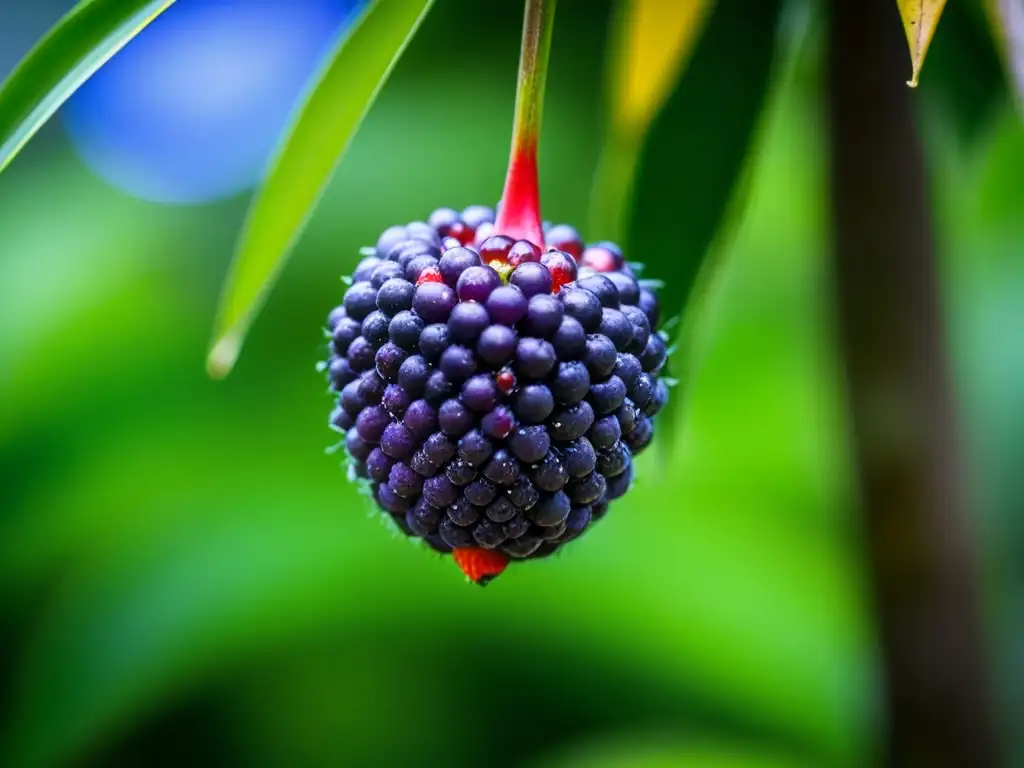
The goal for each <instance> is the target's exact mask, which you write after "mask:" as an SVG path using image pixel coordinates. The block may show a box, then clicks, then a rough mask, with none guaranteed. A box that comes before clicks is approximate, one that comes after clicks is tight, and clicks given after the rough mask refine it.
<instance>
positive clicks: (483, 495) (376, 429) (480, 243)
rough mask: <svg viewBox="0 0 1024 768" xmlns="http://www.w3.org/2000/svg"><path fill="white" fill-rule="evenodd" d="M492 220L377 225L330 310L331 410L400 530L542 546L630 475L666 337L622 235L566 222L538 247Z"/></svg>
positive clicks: (453, 218)
mask: <svg viewBox="0 0 1024 768" xmlns="http://www.w3.org/2000/svg"><path fill="white" fill-rule="evenodd" d="M493 222H494V213H493V211H492V210H491V209H489V208H486V207H484V206H472V207H470V208H468V209H466V210H465V211H463V212H462V213H461V214H460V213H457V212H456V211H454V210H451V209H440V210H438V211H435V212H434V213H433V214H432V215H431V216H430V218H429V221H428V222H414V223H412V224H408V225H406V226H396V227H391V228H389V229H387V230H386V231H385V232H384V233H383V234H382V235H381V236H380V239H379V240H378V241H377V245H376V248H375V249H373V255H371V256H367V257H366V258H364V259H363V260H362V261H361V262H360V263H359V265H358V266H357V267H356V270H355V273H354V274H353V276H352V280H351V285H350V286H349V288H348V290H347V291H346V293H345V297H344V300H343V302H342V304H341V306H339V307H337V308H336V309H335V310H334V311H332V312H331V313H330V317H329V320H328V326H329V331H330V334H331V342H330V346H331V357H330V361H329V363H328V365H327V371H328V372H329V378H330V382H331V388H332V391H333V392H335V393H336V395H337V407H336V408H335V410H334V411H333V413H332V414H331V424H332V426H333V427H334V428H335V429H337V430H339V431H341V432H342V433H344V435H345V447H346V449H347V453H348V456H349V460H350V465H351V468H352V471H353V472H354V474H355V475H356V476H358V477H360V478H364V479H365V480H366V481H367V482H368V486H369V488H370V489H371V490H372V494H373V498H374V499H375V500H376V502H377V504H378V505H379V506H380V507H381V508H382V509H383V510H384V511H385V512H387V513H388V514H389V515H390V516H391V517H392V518H393V519H394V520H395V522H396V523H397V524H398V526H399V527H400V528H401V529H402V530H403V531H404V532H405V533H406V534H408V535H410V536H416V537H421V538H423V539H424V540H425V541H426V542H427V543H428V544H429V545H430V546H431V547H433V548H434V549H436V550H438V551H440V552H445V553H447V552H451V551H453V550H458V549H460V548H468V547H477V548H483V549H487V550H493V551H496V552H500V553H503V554H504V555H505V556H508V557H510V558H517V559H523V558H535V557H544V556H546V555H549V554H551V553H552V552H554V551H556V550H557V549H558V548H559V547H560V546H561V545H563V544H565V543H566V542H568V541H571V540H572V539H575V538H577V537H579V536H580V535H581V534H582V533H583V532H584V531H585V530H586V529H587V528H588V527H589V526H590V524H591V523H592V522H594V521H596V520H599V519H600V518H601V517H603V516H604V514H605V513H606V512H607V510H608V505H609V503H610V502H611V501H613V500H615V499H617V498H619V497H620V496H622V495H623V494H624V493H626V491H627V490H628V489H629V486H630V483H631V482H632V479H633V457H634V456H635V455H637V454H638V453H639V452H640V451H642V450H643V449H644V448H646V447H647V445H649V444H650V442H651V438H652V436H653V425H652V418H653V417H654V415H655V414H657V413H658V411H659V410H660V409H661V408H662V406H663V405H664V404H665V401H666V399H667V397H668V390H667V387H666V384H665V381H664V380H663V379H660V378H659V374H660V373H661V370H662V368H663V366H664V364H665V357H666V347H665V341H664V339H663V337H662V336H661V335H659V334H658V333H657V332H655V329H656V327H657V324H658V316H659V307H658V300H657V297H656V296H655V294H654V293H653V292H652V291H651V290H650V289H649V288H648V287H645V286H643V285H642V284H641V283H639V282H638V281H637V279H636V278H635V277H634V274H633V271H632V269H631V268H630V266H629V265H627V264H626V263H625V262H624V260H623V258H622V253H621V252H620V251H619V249H618V248H617V247H616V246H614V245H612V244H610V243H599V244H596V245H592V246H590V247H587V248H585V247H584V246H583V243H582V241H581V240H580V237H579V235H578V234H577V233H576V231H575V230H574V229H572V228H571V227H567V226H557V227H550V228H548V229H547V230H546V240H547V243H545V245H544V247H543V248H542V247H540V246H538V245H537V244H533V243H529V242H527V241H525V240H520V241H514V240H512V239H510V238H508V237H504V236H502V235H501V234H494V233H493V229H494V226H493Z"/></svg>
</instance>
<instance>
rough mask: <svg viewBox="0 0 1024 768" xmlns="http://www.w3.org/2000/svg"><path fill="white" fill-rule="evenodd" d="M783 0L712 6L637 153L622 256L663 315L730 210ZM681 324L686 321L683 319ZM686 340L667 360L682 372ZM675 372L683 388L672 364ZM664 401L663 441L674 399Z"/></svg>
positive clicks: (684, 296)
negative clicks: (654, 292)
mask: <svg viewBox="0 0 1024 768" xmlns="http://www.w3.org/2000/svg"><path fill="white" fill-rule="evenodd" d="M782 5H783V4H782V2H781V0H764V2H759V3H749V2H746V0H719V2H718V3H717V4H716V5H715V9H714V11H713V12H712V14H711V17H710V18H709V19H708V22H707V28H706V30H705V32H704V35H703V37H702V38H701V41H700V43H699V44H698V46H697V49H696V50H695V51H694V54H693V58H692V59H691V61H690V65H689V67H688V68H687V70H686V73H685V74H684V76H683V78H682V79H681V80H680V83H679V85H678V87H677V88H676V90H675V92H674V93H673V94H672V96H671V98H670V99H669V101H668V103H667V104H666V105H665V107H664V109H663V111H662V113H661V115H660V116H659V117H658V118H657V119H656V120H655V122H654V124H653V126H652V129H651V133H650V134H649V136H648V138H647V141H646V143H645V146H644V149H643V151H642V152H641V155H640V164H639V168H638V169H637V174H638V175H637V180H636V195H635V197H634V200H633V210H632V213H631V225H630V228H629V233H628V237H627V239H626V243H625V246H626V249H625V252H626V253H627V254H628V256H629V258H631V259H635V260H637V261H639V262H642V263H644V264H645V267H646V268H645V272H644V275H645V276H647V277H651V278H657V279H658V280H661V281H663V283H664V288H663V289H662V290H661V291H660V297H661V303H662V317H663V318H672V317H675V316H678V315H680V314H681V313H683V312H685V311H686V310H687V309H688V304H689V302H690V300H691V297H692V296H693V295H695V294H696V293H697V291H696V290H695V287H696V285H697V282H698V277H699V276H700V275H701V271H702V268H703V267H704V265H705V262H706V261H707V257H708V255H709V252H710V251H711V250H712V245H713V243H714V241H715V238H716V236H717V233H718V232H719V230H720V229H721V228H722V225H723V223H724V221H725V220H726V219H728V218H729V216H728V214H729V212H730V209H731V207H732V204H733V200H734V197H735V196H736V190H737V187H738V183H739V181H740V179H741V176H742V174H743V171H744V168H745V166H746V159H747V155H748V154H749V152H750V149H751V147H752V145H753V143H754V134H755V128H756V127H757V124H758V121H759V118H760V116H761V113H762V111H763V108H764V105H765V101H766V96H767V94H768V88H769V85H770V84H771V81H772V74H773V72H774V70H775V61H776V55H777V48H778V29H779V18H780V13H781V10H782ZM684 320H688V318H684ZM687 342H688V339H687V338H684V339H683V349H682V350H681V353H680V354H677V355H676V356H675V359H676V360H677V361H679V362H681V363H682V364H683V365H684V366H685V365H686V363H687V362H688V361H687V360H686V359H685V357H686V355H687V354H688V353H689V350H688V349H687V348H686V345H687ZM673 375H675V376H677V377H681V378H682V379H683V381H684V384H685V383H686V379H687V378H688V376H687V374H686V372H685V371H680V370H679V364H678V363H677V364H676V365H675V366H674V368H673ZM674 394H675V396H674V397H670V398H669V409H668V411H667V412H666V413H664V414H662V415H661V417H660V421H661V423H662V425H663V432H662V434H669V433H670V430H671V428H672V426H673V424H674V420H673V413H672V412H673V411H674V410H675V409H676V408H678V406H679V405H680V402H681V401H682V400H683V397H682V393H680V392H678V391H677V392H676V393H674Z"/></svg>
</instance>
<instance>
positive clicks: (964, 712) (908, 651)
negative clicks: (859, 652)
mask: <svg viewBox="0 0 1024 768" xmlns="http://www.w3.org/2000/svg"><path fill="white" fill-rule="evenodd" d="M831 6H832V19H831V40H830V54H829V78H828V89H829V94H828V95H829V104H830V115H829V117H830V121H831V141H832V148H831V162H832V179H831V181H832V216H833V225H834V249H833V250H834V254H833V255H834V264H833V279H834V286H835V298H836V311H837V313H838V326H839V327H838V331H839V337H840V346H841V354H842V358H843V365H844V368H845V374H846V381H847V387H848V393H847V394H848V404H849V409H850V417H851V421H852V429H853V439H854V453H855V459H856V463H857V472H858V480H859V490H860V503H861V505H862V514H863V530H864V534H865V537H866V538H865V546H866V550H867V551H866V556H867V560H868V567H869V570H870V577H869V578H870V582H871V588H872V591H873V599H874V610H875V615H876V619H877V625H878V628H879V638H880V653H881V664H882V670H881V671H882V674H883V676H884V678H883V687H884V693H885V696H886V705H887V719H886V726H885V727H886V736H887V741H886V745H885V755H886V761H887V762H888V763H889V764H891V765H898V766H929V768H938V767H940V766H947V765H948V766H972V768H984V767H985V766H991V765H995V764H996V762H997V758H996V753H997V750H996V744H995V742H996V739H995V733H994V725H993V716H992V703H991V695H990V690H989V684H988V679H987V678H988V674H987V670H986V666H985V653H984V636H983V631H982V626H981V611H980V601H979V586H978V581H977V578H978V577H977V569H976V567H975V562H974V561H975V556H974V552H973V549H972V544H971V539H972V537H971V531H970V527H971V526H970V524H969V523H970V521H969V519H968V518H969V510H968V507H967V504H966V492H965V487H964V475H963V465H962V457H961V455H960V447H959V439H958V434H957V425H956V419H955V407H954V397H953V394H952V392H951V385H950V377H949V370H948V368H949V366H948V361H947V359H946V351H945V350H946V346H945V333H944V328H943V322H942V312H941V308H940V305H939V287H938V279H937V275H936V265H935V258H934V249H933V244H932V231H931V229H932V227H931V218H930V215H929V200H928V192H927V184H926V176H925V168H924V160H923V157H922V150H921V145H920V142H919V140H918V136H917V132H916V130H915V125H914V114H913V109H912V104H911V99H912V98H913V92H912V91H910V90H909V89H908V88H907V87H906V85H904V83H903V78H902V77H901V76H900V73H901V72H902V70H903V67H904V66H905V63H906V56H907V52H906V43H905V41H904V40H903V36H902V34H901V29H900V18H899V15H898V13H897V6H896V3H894V2H892V0H833V2H832V3H831Z"/></svg>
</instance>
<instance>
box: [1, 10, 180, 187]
mask: <svg viewBox="0 0 1024 768" xmlns="http://www.w3.org/2000/svg"><path fill="white" fill-rule="evenodd" d="M173 2H174V0H82V2H80V3H78V5H76V6H75V7H74V8H73V9H72V10H71V11H70V12H69V13H68V14H67V15H66V16H64V17H63V18H62V19H61V20H60V21H59V22H58V23H57V25H56V26H55V27H54V28H53V29H51V30H50V32H49V33H48V34H47V35H46V37H44V38H43V39H42V40H40V41H39V43H38V44H37V45H36V47H35V48H33V49H32V51H31V52H30V53H29V54H28V55H27V56H26V57H25V58H24V59H23V60H22V62H21V63H20V64H19V65H18V66H17V68H16V69H15V70H14V71H13V72H12V73H11V75H10V76H9V77H8V78H7V80H5V81H4V83H3V85H0V171H3V170H4V168H6V167H7V166H8V165H9V164H10V162H11V161H12V160H13V159H14V157H15V156H16V155H17V154H18V153H19V152H20V151H21V149H22V148H23V147H24V146H25V145H26V144H27V143H28V141H29V140H30V139H31V138H32V137H33V136H34V135H35V134H36V132H37V131H38V130H39V129H40V128H41V127H42V126H43V124H44V123H45V122H46V121H47V120H49V119H50V118H51V117H52V116H53V114H54V112H56V111H57V110H58V109H59V108H60V106H61V105H62V104H63V103H64V102H65V101H67V100H68V99H69V98H70V97H71V95H72V94H73V93H74V92H75V91H77V90H78V89H79V88H80V87H81V86H82V84H83V83H84V82H85V81H86V80H88V79H89V78H90V77H92V75H93V74H94V73H95V72H96V70H98V69H99V68H100V67H102V66H103V65H104V64H105V63H106V62H107V61H108V60H109V59H110V58H111V57H112V56H113V55H114V54H116V53H117V52H118V51H119V50H121V49H122V48H123V47H124V46H125V45H126V44H127V43H128V42H129V41H130V40H131V39H132V38H133V37H135V36H136V35H137V34H139V32H141V31H142V30H143V29H144V28H145V27H146V26H147V25H148V24H149V23H150V22H151V21H153V19H155V18H156V17H157V16H159V15H160V14H161V13H163V12H164V11H165V10H166V9H167V8H168V7H169V6H170V5H171V4H172V3H173Z"/></svg>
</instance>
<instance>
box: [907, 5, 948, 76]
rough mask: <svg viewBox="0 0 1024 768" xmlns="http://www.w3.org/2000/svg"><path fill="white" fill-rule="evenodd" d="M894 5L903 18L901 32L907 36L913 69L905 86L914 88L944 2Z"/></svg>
mask: <svg viewBox="0 0 1024 768" xmlns="http://www.w3.org/2000/svg"><path fill="white" fill-rule="evenodd" d="M896 4H897V5H898V6H899V8H900V16H902V17H903V31H904V32H906V35H907V45H908V46H909V48H910V62H911V65H912V67H913V73H912V74H911V77H910V80H909V81H908V82H907V85H909V86H910V87H911V88H916V87H917V81H918V78H919V77H920V75H921V66H922V65H923V64H924V57H925V55H926V54H927V53H928V46H929V45H931V42H932V36H933V35H934V34H935V28H936V27H937V26H938V24H939V17H940V16H941V15H942V9H943V8H944V7H945V5H946V0H896Z"/></svg>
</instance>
